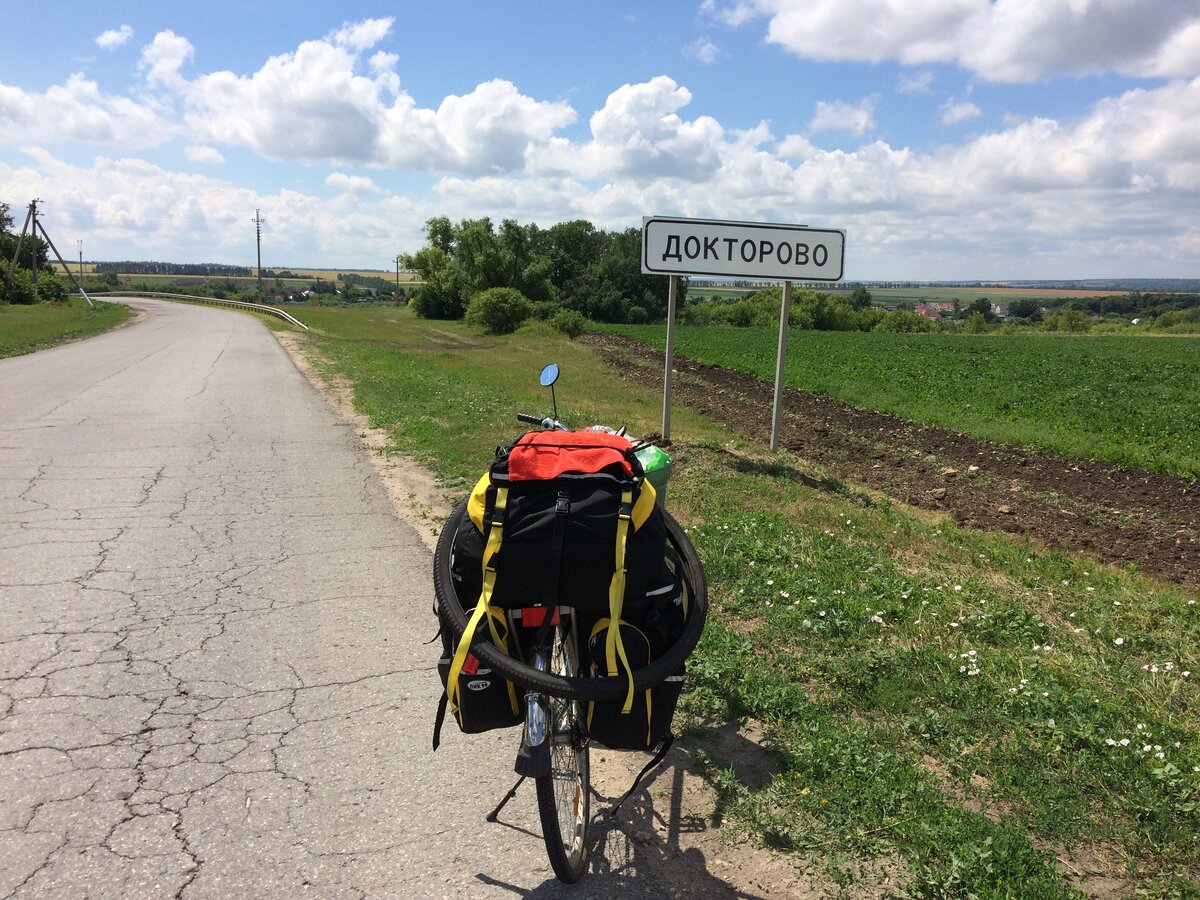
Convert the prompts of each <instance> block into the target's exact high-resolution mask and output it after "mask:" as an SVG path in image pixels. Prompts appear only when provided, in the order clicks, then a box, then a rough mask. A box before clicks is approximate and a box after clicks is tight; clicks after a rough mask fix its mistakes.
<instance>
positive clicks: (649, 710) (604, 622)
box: [587, 619, 654, 747]
mask: <svg viewBox="0 0 1200 900" xmlns="http://www.w3.org/2000/svg"><path fill="white" fill-rule="evenodd" d="M610 621H611V620H609V619H600V620H599V621H597V622H596V624H595V625H594V626H593V627H592V633H591V634H590V635H589V636H588V642H589V643H591V641H592V640H593V639H594V638H595V637H596V635H598V634H599V633H600V632H601V631H603V630H604V629H605V628H608V625H609V622H610ZM617 627H618V628H620V625H618V626H617ZM626 665H627V666H628V661H627V662H626ZM609 674H616V673H614V672H610V673H609ZM630 710H631V707H630V705H629V704H628V702H627V704H626V707H625V709H623V710H621V713H622V714H626V713H628V712H630ZM595 711H596V701H595V700H589V701H588V713H587V727H588V730H589V731H590V730H591V727H592V713H594V712H595ZM653 727H654V703H653V699H652V689H651V688H646V746H647V747H649V746H650V741H651V738H652V737H653V736H654V732H653Z"/></svg>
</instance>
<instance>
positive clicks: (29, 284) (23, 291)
mask: <svg viewBox="0 0 1200 900" xmlns="http://www.w3.org/2000/svg"><path fill="white" fill-rule="evenodd" d="M6 299H7V300H8V302H9V303H18V304H21V305H26V306H27V305H29V304H32V303H34V302H35V301H36V299H37V297H36V295H35V294H34V293H33V276H31V275H30V274H29V270H28V269H21V268H18V269H17V270H16V271H15V272H13V274H12V283H11V284H10V285H9V287H8V297H7V298H6Z"/></svg>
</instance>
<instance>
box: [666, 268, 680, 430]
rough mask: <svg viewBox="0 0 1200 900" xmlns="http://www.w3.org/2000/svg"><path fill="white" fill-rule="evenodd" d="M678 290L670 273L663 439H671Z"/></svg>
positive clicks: (675, 276) (675, 277)
mask: <svg viewBox="0 0 1200 900" xmlns="http://www.w3.org/2000/svg"><path fill="white" fill-rule="evenodd" d="M678 292H679V276H678V275H672V276H671V280H670V282H669V284H668V287H667V353H666V366H665V368H664V369H663V423H662V436H663V440H670V439H671V368H672V367H673V366H674V365H675V301H676V297H677V296H678Z"/></svg>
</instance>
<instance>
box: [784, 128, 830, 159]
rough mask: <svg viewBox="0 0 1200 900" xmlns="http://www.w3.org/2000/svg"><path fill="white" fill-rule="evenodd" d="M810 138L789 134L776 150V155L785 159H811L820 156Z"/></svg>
mask: <svg viewBox="0 0 1200 900" xmlns="http://www.w3.org/2000/svg"><path fill="white" fill-rule="evenodd" d="M820 152H821V151H820V150H818V149H817V148H816V147H815V146H814V145H813V143H812V141H810V140H809V139H808V138H806V137H804V135H801V134H789V135H788V136H787V137H785V138H784V139H783V140H782V141H780V142H779V145H778V146H777V147H776V148H775V153H776V154H778V155H779V156H781V157H784V158H785V159H799V160H805V159H810V158H812V157H814V156H817V155H819V154H820Z"/></svg>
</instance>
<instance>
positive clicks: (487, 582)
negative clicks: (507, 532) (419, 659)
mask: <svg viewBox="0 0 1200 900" xmlns="http://www.w3.org/2000/svg"><path fill="white" fill-rule="evenodd" d="M507 505H508V488H500V489H499V490H497V491H496V507H495V510H496V512H499V513H500V515H499V516H496V514H495V512H493V521H492V527H491V528H490V529H489V530H488V540H487V546H486V547H484V550H483V590H482V591H480V593H479V602H478V603H476V604H475V609H474V610H473V611H472V612H471V617H470V618H469V619H468V620H467V627H466V628H465V629H463V634H462V637H461V638H460V639H459V642H458V647H457V648H456V649H455V651H454V658H453V659H452V660H451V661H450V671H449V673H448V674H447V676H446V697H447V699H448V700H449V701H450V711H451V712H452V713H453V714H454V715H455V716H456V717H457V716H458V699H459V697H458V694H459V690H458V678H459V675H461V674H462V667H463V664H464V663H465V662H466V661H467V655H468V654H469V653H470V652H471V639H472V638H474V636H475V630H476V629H477V628H478V627H479V622H480V620H481V619H482V618H483V617H484V616H485V615H486V616H487V617H488V629H489V630H490V632H491V635H492V641H493V643H495V644H496V646H497V647H499V648H500V649H501V650H502V651H503V652H505V653H507V652H508V629H507V626H506V627H505V633H504V634H503V635H502V634H501V633H500V631H499V629H498V628H497V625H496V622H497V620H499V622H500V624H501V625H504V624H505V623H504V617H503V615H502V614H501V613H499V612H497V611H495V610H493V609H492V608H491V601H492V591H493V590H494V589H495V586H496V570H495V568H494V567H493V566H492V564H491V563H492V557H494V556H495V555H496V554H497V553H498V552H499V550H500V543H501V541H502V540H503V536H504V535H503V532H504V509H505V507H506V506H507ZM508 700H509V703H510V704H511V705H512V710H513V714H514V715H516V714H517V713H518V710H519V707H518V705H517V693H516V689H515V688H514V687H513V685H512V682H509V683H508Z"/></svg>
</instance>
